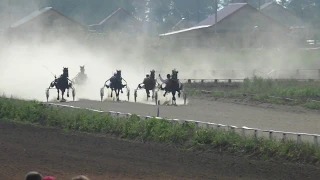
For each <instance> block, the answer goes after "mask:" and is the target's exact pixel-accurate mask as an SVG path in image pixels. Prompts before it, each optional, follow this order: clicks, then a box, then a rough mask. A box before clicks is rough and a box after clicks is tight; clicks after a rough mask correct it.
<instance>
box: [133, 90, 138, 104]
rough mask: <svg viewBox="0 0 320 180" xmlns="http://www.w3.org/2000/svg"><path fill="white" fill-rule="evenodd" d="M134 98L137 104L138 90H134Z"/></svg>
mask: <svg viewBox="0 0 320 180" xmlns="http://www.w3.org/2000/svg"><path fill="white" fill-rule="evenodd" d="M133 96H134V102H137V97H138V92H137V89H135V90H134V93H133Z"/></svg>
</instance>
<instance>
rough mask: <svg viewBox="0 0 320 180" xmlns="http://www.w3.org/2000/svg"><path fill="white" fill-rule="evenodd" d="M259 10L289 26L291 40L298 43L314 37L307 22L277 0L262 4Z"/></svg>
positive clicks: (303, 42)
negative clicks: (276, 0)
mask: <svg viewBox="0 0 320 180" xmlns="http://www.w3.org/2000/svg"><path fill="white" fill-rule="evenodd" d="M260 11H261V12H262V13H263V14H265V15H266V16H269V17H271V18H273V19H275V20H277V21H279V22H280V23H281V24H283V25H285V26H286V27H288V28H290V29H291V40H293V41H295V42H296V43H298V44H305V43H306V40H307V39H310V38H314V34H315V33H314V32H313V31H312V29H311V28H310V27H309V25H308V24H306V23H304V22H303V20H302V19H301V18H300V17H298V16H296V15H295V14H294V13H293V12H291V11H290V10H288V9H287V8H285V7H283V6H282V5H280V4H278V3H277V2H274V1H272V2H269V3H266V4H264V5H262V6H261V7H260Z"/></svg>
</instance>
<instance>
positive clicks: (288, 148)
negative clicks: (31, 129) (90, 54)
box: [0, 97, 320, 164]
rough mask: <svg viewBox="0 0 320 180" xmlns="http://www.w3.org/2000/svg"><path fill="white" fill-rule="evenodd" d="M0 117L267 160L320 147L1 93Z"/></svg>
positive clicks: (311, 156)
mask: <svg viewBox="0 0 320 180" xmlns="http://www.w3.org/2000/svg"><path fill="white" fill-rule="evenodd" d="M0 120H1V121H10V122H18V123H30V124H36V125H42V126H46V127H57V128H61V129H64V130H67V131H81V132H89V133H103V134H112V135H115V136H118V137H122V138H126V139H131V140H139V141H143V142H146V141H150V142H159V143H169V144H175V145H179V146H181V147H184V148H191V149H196V150H200V149H204V150H215V151H223V152H230V153H234V154H239V155H251V156H254V157H259V158H261V159H264V160H269V159H281V160H283V159H287V160H290V161H295V162H302V163H312V164H317V163H318V162H319V159H320V149H319V148H318V147H314V146H313V145H312V144H310V143H302V144H300V145H297V144H296V142H295V141H286V142H279V141H275V140H269V139H265V138H254V137H246V138H243V137H242V136H240V135H239V134H238V133H236V132H232V131H226V130H218V129H205V128H198V129H195V124H194V123H190V122H185V123H174V122H169V121H165V120H161V119H156V118H151V119H149V120H141V119H139V117H138V116H136V115H132V116H131V117H130V118H114V117H111V116H109V115H108V113H98V112H92V111H89V110H80V109H71V108H61V107H55V106H47V105H44V104H42V103H40V102H37V101H24V100H18V99H13V98H6V97H0Z"/></svg>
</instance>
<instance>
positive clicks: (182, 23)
mask: <svg viewBox="0 0 320 180" xmlns="http://www.w3.org/2000/svg"><path fill="white" fill-rule="evenodd" d="M194 25H196V24H195V23H193V22H190V21H188V20H187V19H185V18H181V20H180V21H178V23H177V24H175V25H174V26H173V27H172V29H171V31H179V30H182V29H187V28H190V27H193V26H194Z"/></svg>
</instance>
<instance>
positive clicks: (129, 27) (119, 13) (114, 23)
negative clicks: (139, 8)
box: [89, 8, 144, 34]
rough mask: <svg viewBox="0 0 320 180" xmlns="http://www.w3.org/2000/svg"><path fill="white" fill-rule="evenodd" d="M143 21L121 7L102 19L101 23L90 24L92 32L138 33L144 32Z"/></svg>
mask: <svg viewBox="0 0 320 180" xmlns="http://www.w3.org/2000/svg"><path fill="white" fill-rule="evenodd" d="M143 26H144V25H143V22H142V21H140V20H138V19H137V18H135V17H134V16H133V15H131V14H130V13H129V12H127V11H126V10H124V9H123V8H119V9H118V10H116V11H114V12H113V13H112V14H110V15H109V16H108V17H107V18H105V19H104V20H102V21H101V22H100V23H99V24H92V25H90V26H89V30H90V31H91V32H96V33H107V32H112V31H113V32H114V31H115V32H122V33H129V34H136V33H141V32H143Z"/></svg>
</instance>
